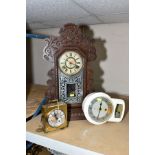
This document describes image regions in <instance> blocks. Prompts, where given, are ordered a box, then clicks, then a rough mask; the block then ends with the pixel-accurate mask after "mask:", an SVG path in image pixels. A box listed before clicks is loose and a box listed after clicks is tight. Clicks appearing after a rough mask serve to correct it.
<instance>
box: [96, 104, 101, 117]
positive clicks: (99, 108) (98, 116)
mask: <svg viewBox="0 0 155 155" xmlns="http://www.w3.org/2000/svg"><path fill="white" fill-rule="evenodd" d="M101 106H102V102H101V103H100V108H99V113H98V115H97V119H98V117H99V115H100V112H101V110H102V108H101Z"/></svg>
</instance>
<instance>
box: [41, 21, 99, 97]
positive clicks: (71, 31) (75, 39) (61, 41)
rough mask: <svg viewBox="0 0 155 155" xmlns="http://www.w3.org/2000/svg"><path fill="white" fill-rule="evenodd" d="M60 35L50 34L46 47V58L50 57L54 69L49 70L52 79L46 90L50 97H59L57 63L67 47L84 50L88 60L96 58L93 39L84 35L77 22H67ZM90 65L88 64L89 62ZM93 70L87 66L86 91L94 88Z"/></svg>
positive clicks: (48, 82)
mask: <svg viewBox="0 0 155 155" xmlns="http://www.w3.org/2000/svg"><path fill="white" fill-rule="evenodd" d="M59 34H60V36H50V38H49V39H47V40H46V41H47V45H46V47H45V49H44V51H45V53H47V56H48V57H46V56H45V59H46V58H47V59H48V58H49V57H50V59H51V60H50V62H51V65H52V69H51V70H50V71H49V72H48V75H49V76H50V78H51V79H50V80H48V81H47V85H48V91H47V92H46V96H48V97H49V98H58V95H57V93H56V92H58V90H57V79H58V78H57V69H56V65H57V64H55V63H56V62H57V57H58V56H59V55H60V54H61V53H62V52H63V51H64V50H65V49H77V50H80V51H81V52H83V54H84V55H85V56H86V59H87V62H90V61H93V60H95V59H96V49H95V47H94V46H93V40H90V39H89V38H87V37H86V36H84V35H83V34H82V32H81V30H80V28H79V26H77V25H75V24H66V25H64V27H63V28H61V29H60V31H59ZM87 66H88V64H87ZM92 74H93V73H92V71H91V70H90V68H88V67H87V77H86V78H87V82H86V83H87V85H86V89H87V90H86V92H87V93H89V92H91V90H92V87H91V86H92Z"/></svg>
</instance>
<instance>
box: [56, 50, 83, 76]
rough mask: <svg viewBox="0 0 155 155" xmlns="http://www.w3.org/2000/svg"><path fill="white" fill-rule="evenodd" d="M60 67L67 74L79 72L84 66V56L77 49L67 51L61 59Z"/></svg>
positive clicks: (59, 61)
mask: <svg viewBox="0 0 155 155" xmlns="http://www.w3.org/2000/svg"><path fill="white" fill-rule="evenodd" d="M58 63H59V68H60V69H61V71H62V72H63V73H64V74H66V75H74V74H77V73H78V72H79V71H80V70H81V68H82V67H83V59H82V57H81V56H80V55H79V54H78V53H77V52H75V51H67V52H65V53H63V54H62V55H61V56H60V58H59V60H58Z"/></svg>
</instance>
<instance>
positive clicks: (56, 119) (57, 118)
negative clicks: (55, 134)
mask: <svg viewBox="0 0 155 155" xmlns="http://www.w3.org/2000/svg"><path fill="white" fill-rule="evenodd" d="M64 122H65V114H64V112H63V111H62V110H59V109H54V110H52V111H51V112H50V113H49V115H48V123H49V125H50V126H51V127H53V128H56V127H59V126H60V125H62V124H63V123H64Z"/></svg>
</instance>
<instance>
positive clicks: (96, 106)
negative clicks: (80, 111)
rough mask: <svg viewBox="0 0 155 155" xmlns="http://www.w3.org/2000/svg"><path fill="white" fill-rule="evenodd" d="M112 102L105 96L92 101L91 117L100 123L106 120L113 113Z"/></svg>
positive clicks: (89, 109) (89, 110) (90, 105)
mask: <svg viewBox="0 0 155 155" xmlns="http://www.w3.org/2000/svg"><path fill="white" fill-rule="evenodd" d="M112 108H113V107H112V103H111V102H110V101H109V100H107V99H106V98H103V97H97V98H95V99H93V100H92V101H91V103H90V104H89V107H88V114H89V117H90V118H91V119H92V120H93V121H95V122H98V123H102V122H104V121H106V120H107V119H108V118H109V117H110V116H111V114H112Z"/></svg>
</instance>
